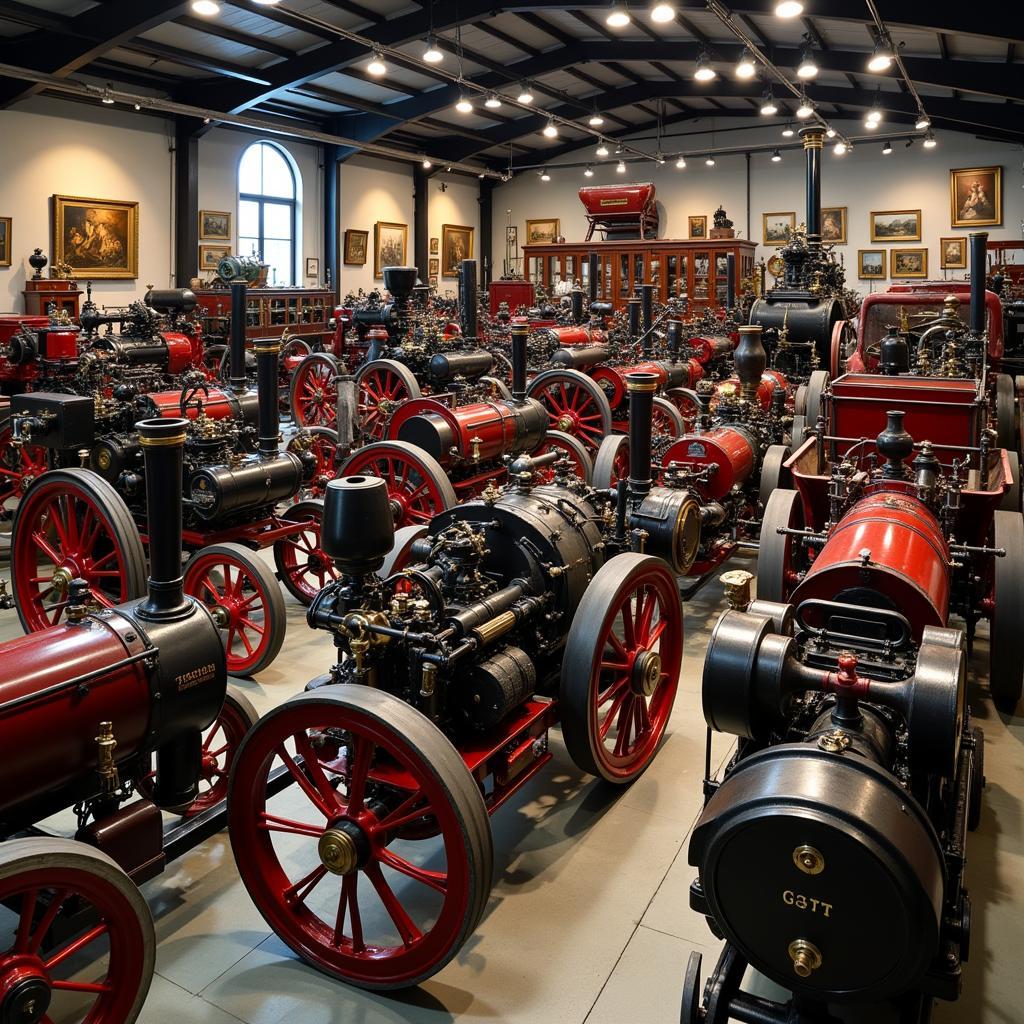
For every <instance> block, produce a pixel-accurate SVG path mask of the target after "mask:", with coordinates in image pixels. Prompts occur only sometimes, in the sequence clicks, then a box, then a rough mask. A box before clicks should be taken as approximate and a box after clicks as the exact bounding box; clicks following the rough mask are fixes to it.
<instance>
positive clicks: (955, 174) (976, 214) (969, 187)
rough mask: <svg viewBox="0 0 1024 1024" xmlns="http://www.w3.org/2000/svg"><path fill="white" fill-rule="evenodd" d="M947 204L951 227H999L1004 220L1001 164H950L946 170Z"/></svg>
mask: <svg viewBox="0 0 1024 1024" xmlns="http://www.w3.org/2000/svg"><path fill="white" fill-rule="evenodd" d="M949 207H950V209H949V214H950V226H951V227H954V228H986V227H999V225H1001V224H1002V223H1003V168H1002V167H1001V166H997V167H955V168H953V169H952V170H951V171H950V172H949Z"/></svg>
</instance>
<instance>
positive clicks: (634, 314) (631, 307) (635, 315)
mask: <svg viewBox="0 0 1024 1024" xmlns="http://www.w3.org/2000/svg"><path fill="white" fill-rule="evenodd" d="M626 312H627V313H628V315H629V341H630V344H631V345H635V344H636V340H637V338H639V337H640V300H639V299H638V298H637V297H636V296H635V295H631V296H630V297H629V298H628V299H626Z"/></svg>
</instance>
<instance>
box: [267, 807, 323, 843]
mask: <svg viewBox="0 0 1024 1024" xmlns="http://www.w3.org/2000/svg"><path fill="white" fill-rule="evenodd" d="M256 827H257V828H259V829H260V830H262V831H263V832H286V833H289V834H291V835H296V836H310V837H311V838H313V839H319V838H320V836H322V835H323V832H324V830H323V826H322V825H310V824H308V823H306V822H304V821H292V820H291V819H290V818H279V817H278V816H277V815H276V814H268V813H267V812H266V811H263V812H262V813H261V814H260V816H259V823H258V824H257V826H256Z"/></svg>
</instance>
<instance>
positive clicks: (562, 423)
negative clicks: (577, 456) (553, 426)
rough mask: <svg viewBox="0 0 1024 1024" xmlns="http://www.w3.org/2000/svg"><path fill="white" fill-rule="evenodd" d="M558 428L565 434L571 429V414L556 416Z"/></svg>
mask: <svg viewBox="0 0 1024 1024" xmlns="http://www.w3.org/2000/svg"><path fill="white" fill-rule="evenodd" d="M558 429H559V430H561V431H562V433H563V434H567V433H568V432H569V431H570V430H572V417H571V416H559V417H558Z"/></svg>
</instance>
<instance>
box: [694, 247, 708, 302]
mask: <svg viewBox="0 0 1024 1024" xmlns="http://www.w3.org/2000/svg"><path fill="white" fill-rule="evenodd" d="M710 282H711V253H709V252H707V251H706V250H703V249H702V250H701V251H699V252H695V253H694V254H693V296H692V298H694V299H704V300H706V299H707V298H708V295H709V294H710V293H709V288H710Z"/></svg>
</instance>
